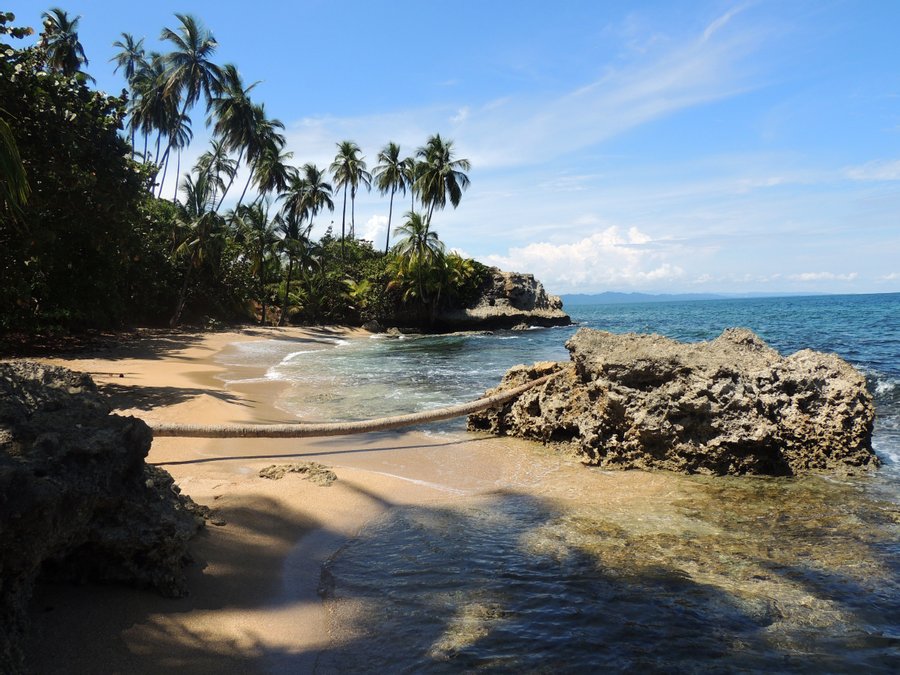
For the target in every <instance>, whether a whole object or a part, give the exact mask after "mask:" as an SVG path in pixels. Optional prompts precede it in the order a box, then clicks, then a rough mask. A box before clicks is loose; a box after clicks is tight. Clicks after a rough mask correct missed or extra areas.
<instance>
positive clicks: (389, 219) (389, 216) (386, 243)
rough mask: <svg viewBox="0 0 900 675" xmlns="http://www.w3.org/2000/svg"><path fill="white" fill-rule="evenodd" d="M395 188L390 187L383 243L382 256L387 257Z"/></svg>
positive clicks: (389, 245)
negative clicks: (389, 203)
mask: <svg viewBox="0 0 900 675" xmlns="http://www.w3.org/2000/svg"><path fill="white" fill-rule="evenodd" d="M396 189H397V188H396V187H395V186H393V185H391V205H390V206H389V207H388V230H387V239H386V240H385V242H384V254H385V255H387V253H388V249H389V248H390V247H391V216H392V215H393V214H394V190H396Z"/></svg>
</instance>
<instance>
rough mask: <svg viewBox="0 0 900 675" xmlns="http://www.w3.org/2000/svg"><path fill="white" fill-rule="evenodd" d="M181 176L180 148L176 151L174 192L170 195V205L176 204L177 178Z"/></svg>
mask: <svg viewBox="0 0 900 675" xmlns="http://www.w3.org/2000/svg"><path fill="white" fill-rule="evenodd" d="M180 175H181V148H179V149H178V163H177V164H176V165H175V191H174V194H173V195H172V203H173V204H175V203H177V202H178V177H179V176H180Z"/></svg>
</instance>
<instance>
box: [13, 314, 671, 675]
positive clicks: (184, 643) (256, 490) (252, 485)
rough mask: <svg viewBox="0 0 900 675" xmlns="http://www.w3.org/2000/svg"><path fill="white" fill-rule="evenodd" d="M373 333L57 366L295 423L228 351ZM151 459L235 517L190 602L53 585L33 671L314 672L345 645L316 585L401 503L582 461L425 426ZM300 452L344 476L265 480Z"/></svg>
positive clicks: (163, 413) (174, 398)
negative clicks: (231, 367) (322, 481)
mask: <svg viewBox="0 0 900 675" xmlns="http://www.w3.org/2000/svg"><path fill="white" fill-rule="evenodd" d="M366 335H367V334H366V333H363V332H354V331H349V330H346V329H339V328H334V329H330V328H321V329H295V328H290V329H275V328H273V329H245V330H239V331H234V332H217V333H208V334H191V333H179V334H172V333H153V332H148V333H147V334H146V335H145V336H144V337H141V338H140V339H137V340H132V341H129V342H128V343H123V344H122V345H119V346H111V347H109V348H106V349H103V350H101V351H99V352H96V353H89V354H78V355H74V356H67V357H65V358H53V359H45V360H47V361H49V362H52V363H54V364H58V365H63V366H66V367H69V368H72V369H75V370H80V371H85V372H88V373H90V374H91V375H92V376H93V378H94V380H95V381H96V382H97V384H98V385H99V386H100V388H101V389H102V390H103V391H104V392H105V393H106V394H108V395H109V396H110V399H111V401H112V403H113V405H114V406H115V407H116V409H117V412H119V413H120V414H125V415H136V416H139V417H141V418H143V419H145V420H147V421H182V422H202V423H229V422H246V421H256V422H287V421H291V420H290V419H289V418H288V417H287V416H286V415H285V413H283V412H281V411H279V410H278V409H277V408H275V407H273V406H272V404H271V403H272V401H273V400H274V398H275V394H276V393H277V388H278V387H279V386H280V385H279V384H277V383H275V382H271V383H265V382H263V383H259V382H257V383H251V384H244V385H233V386H225V383H224V381H223V380H221V379H217V378H216V375H217V374H218V373H221V372H222V370H223V368H222V366H221V365H219V364H217V363H216V362H215V357H216V355H217V354H219V353H220V352H221V351H222V350H223V349H226V348H228V346H229V345H232V344H234V343H236V342H240V341H247V340H260V339H273V338H274V339H284V340H291V341H294V342H297V343H298V344H302V345H303V346H304V348H309V346H310V345H313V346H314V345H321V346H322V348H329V347H330V345H331V344H333V339H334V338H335V337H341V338H347V339H366V337H365V336H366ZM242 375H248V376H252V375H253V373H251V372H248V373H242ZM248 379H252V377H251V378H248ZM523 452H525V453H527V454H529V455H531V456H530V457H529V459H528V461H523V458H522V456H521V453H523ZM147 461H148V462H150V463H152V464H156V465H158V466H162V467H164V468H165V469H166V470H167V471H169V472H170V473H171V474H172V475H173V476H174V478H175V479H176V481H177V484H178V485H179V486H180V487H181V489H182V490H183V491H184V492H185V493H187V494H188V495H190V496H191V497H192V498H193V499H194V500H195V501H197V502H198V503H201V504H205V505H207V506H209V507H210V508H212V510H213V513H214V519H213V520H214V522H216V523H224V524H221V525H213V524H210V525H208V527H207V528H206V531H205V532H203V533H201V535H200V536H199V537H198V538H197V540H196V541H195V543H194V545H193V550H192V554H193V556H194V558H195V559H196V563H195V564H194V565H193V566H192V567H191V568H190V569H189V586H190V590H191V594H190V596H189V597H188V598H185V599H181V600H170V599H164V598H160V597H157V596H156V595H154V594H153V593H152V592H149V591H141V590H135V589H128V588H121V587H104V586H87V587H81V588H77V587H70V586H47V585H45V586H42V587H41V588H40V589H39V592H38V594H37V595H36V597H35V602H34V615H33V628H32V633H31V639H30V645H29V658H30V662H29V665H30V667H31V668H32V669H33V670H34V672H43V673H51V672H69V673H71V672H85V673H86V672H121V673H159V672H167V671H178V672H191V673H195V672H196V673H199V672H217V673H221V672H232V671H236V670H238V669H240V670H241V671H242V672H255V671H257V670H258V671H261V672H262V671H265V672H272V671H273V670H274V671H276V672H278V671H283V672H306V671H309V670H311V669H313V668H314V666H315V663H316V660H317V659H318V658H319V656H320V654H321V653H322V652H323V650H328V649H329V648H330V647H331V646H333V645H335V644H340V642H341V640H342V636H341V635H340V630H339V628H338V629H335V628H334V623H335V622H333V621H329V617H328V615H327V611H326V609H325V606H324V605H323V603H322V600H321V598H320V596H319V593H318V588H319V583H320V569H321V565H322V563H323V562H325V560H326V559H327V558H328V557H329V556H331V555H332V554H333V553H334V552H335V551H337V550H338V549H339V548H340V547H341V545H342V544H343V543H344V542H346V541H347V540H348V539H349V538H352V537H354V536H356V535H357V534H358V533H359V532H360V531H361V530H363V529H364V528H365V527H366V525H367V524H368V523H371V522H373V521H375V520H377V519H378V518H380V517H382V516H383V515H384V514H385V513H386V512H387V511H388V510H389V509H391V508H394V507H396V506H400V505H410V504H415V505H423V504H440V503H446V502H458V501H461V500H469V501H471V500H478V499H482V498H484V497H485V495H490V494H491V493H493V492H495V491H497V490H509V489H536V488H538V486H544V487H542V488H540V489H542V490H546V489H549V488H547V487H546V486H547V485H548V483H547V482H546V477H547V476H548V474H552V473H554V472H558V471H569V472H572V473H573V476H575V475H577V474H578V473H579V472H580V471H583V469H581V467H580V466H579V465H578V463H577V462H576V461H574V460H572V459H567V458H561V457H557V456H556V455H554V454H553V453H550V452H549V451H545V450H542V449H540V448H539V447H535V446H533V445H531V444H526V443H521V442H516V441H512V440H508V439H494V438H485V437H479V436H475V435H471V436H469V435H462V434H460V435H458V436H452V435H451V436H447V435H427V434H424V433H422V432H416V431H411V432H391V433H380V434H367V435H359V436H345V437H335V438H324V439H306V440H243V439H235V440H204V439H181V438H160V439H156V440H155V441H154V443H153V446H152V449H151V451H150V454H149V456H148V458H147ZM291 461H316V462H320V463H323V464H325V465H327V466H329V467H331V468H332V469H333V470H334V471H335V472H336V474H337V476H338V480H337V481H336V482H335V483H333V484H332V485H331V486H329V487H322V486H319V485H316V484H314V483H312V482H310V481H307V480H304V479H303V478H301V477H300V476H299V475H296V474H294V475H288V476H286V477H285V478H283V479H281V480H266V479H262V478H260V477H258V475H257V473H258V471H259V469H261V468H264V467H266V466H269V465H271V464H273V463H275V464H278V463H287V462H291ZM629 482H633V481H629ZM642 482H647V480H644V481H642ZM649 482H650V483H653V482H654V481H653V480H652V479H650V480H649ZM554 484H558V485H563V484H566V482H565V481H563V482H554ZM619 494H620V495H621V494H622V493H619Z"/></svg>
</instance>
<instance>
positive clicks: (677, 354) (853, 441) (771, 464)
mask: <svg viewBox="0 0 900 675" xmlns="http://www.w3.org/2000/svg"><path fill="white" fill-rule="evenodd" d="M566 347H567V348H568V350H569V352H570V355H571V362H569V363H555V362H547V363H538V364H535V365H532V366H516V367H514V368H512V369H510V370H509V371H508V372H507V374H506V375H505V376H504V378H503V381H502V382H501V384H500V386H499V387H498V388H497V389H494V390H491V391H490V392H488V393H489V394H493V393H496V392H499V391H502V390H504V389H507V388H511V387H515V386H518V385H521V384H523V383H525V382H527V381H529V380H533V379H537V378H538V377H541V376H543V375H547V374H548V373H557V375H556V377H554V378H551V379H550V380H549V381H548V382H546V383H544V384H543V385H540V386H538V387H535V388H534V389H532V390H530V391H528V392H526V393H524V394H523V395H521V396H520V397H518V398H517V399H515V400H514V401H513V402H510V403H507V404H504V405H503V406H502V407H500V408H495V409H492V410H487V411H484V412H481V413H476V414H473V415H471V416H470V417H469V419H468V427H469V429H471V430H483V431H489V432H491V433H494V434H498V435H510V436H520V437H524V438H529V439H534V440H538V441H542V442H547V443H560V444H566V445H569V446H571V447H573V448H574V449H575V450H576V451H577V452H578V453H579V454H580V456H581V457H582V459H583V461H584V462H585V463H587V464H592V465H596V466H601V467H604V468H619V469H666V470H672V471H679V472H685V473H701V474H712V475H725V474H765V475H796V474H803V473H811V472H853V471H855V470H859V469H868V468H873V467H877V466H878V464H879V462H878V458H877V457H876V456H875V454H874V452H873V451H872V446H871V437H872V427H873V422H874V417H875V409H874V404H873V401H872V396H871V395H870V394H869V392H868V391H867V390H866V383H865V378H864V377H863V376H862V375H861V374H860V373H859V372H858V371H857V370H856V369H854V368H853V367H852V366H851V365H850V364H848V363H847V362H845V361H843V360H842V359H840V358H839V357H838V356H836V355H834V354H825V353H820V352H814V351H811V350H808V349H804V350H802V351H799V352H797V353H795V354H792V355H790V356H788V357H782V356H781V355H780V354H779V353H778V352H777V351H775V350H774V349H772V348H771V347H769V346H768V345H766V343H765V342H763V341H762V340H761V339H760V338H759V337H757V336H756V335H755V334H754V333H752V332H751V331H749V330H746V329H729V330H726V331H725V332H724V333H722V335H721V336H719V337H718V338H716V339H715V340H712V341H709V342H700V343H695V344H685V343H679V342H676V341H674V340H670V339H667V338H664V337H661V336H659V335H636V334H628V335H615V334H612V333H607V332H604V331H597V330H591V329H587V328H582V329H580V330H579V331H578V332H577V333H576V334H575V335H574V336H573V337H572V339H570V340H569V341H568V342H567V343H566Z"/></svg>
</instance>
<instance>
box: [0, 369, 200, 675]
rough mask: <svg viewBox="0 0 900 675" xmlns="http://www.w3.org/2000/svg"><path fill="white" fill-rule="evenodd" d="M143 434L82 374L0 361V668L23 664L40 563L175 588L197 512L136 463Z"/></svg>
mask: <svg viewBox="0 0 900 675" xmlns="http://www.w3.org/2000/svg"><path fill="white" fill-rule="evenodd" d="M151 440H152V433H151V431H150V428H149V427H148V426H147V425H146V424H145V423H144V422H143V421H141V420H139V419H137V418H134V417H122V416H120V415H114V414H111V413H110V408H109V406H108V405H107V403H106V400H105V399H104V398H103V397H102V396H101V394H100V393H98V391H97V387H96V386H95V384H94V382H93V380H92V379H91V378H90V376H88V375H86V374H84V373H76V372H73V371H71V370H67V369H65V368H59V367H55V366H48V365H44V364H39V363H33V362H27V361H12V362H6V363H0V626H3V630H0V672H24V671H23V670H22V661H21V660H22V653H21V648H20V644H21V640H22V637H23V635H24V632H25V630H26V623H27V621H26V617H27V607H28V603H29V600H30V597H31V593H32V587H33V585H34V582H35V579H36V578H37V577H38V575H39V574H40V575H41V576H42V577H43V578H53V579H63V580H69V579H72V580H76V581H83V580H97V581H107V582H122V583H128V584H133V585H138V586H144V587H151V588H154V589H156V590H157V591H158V592H159V593H161V594H162V595H165V596H169V597H179V596H183V595H185V594H186V592H187V588H186V581H185V576H184V572H183V567H184V565H185V563H186V562H188V561H189V559H190V558H189V555H188V551H187V545H188V542H189V540H190V539H191V538H192V537H193V536H194V534H196V532H197V531H198V530H199V528H201V527H202V525H203V518H202V517H201V516H200V514H198V513H197V511H196V505H195V504H194V503H193V501H192V500H191V499H190V498H189V497H186V496H185V495H182V494H179V490H178V489H177V487H176V486H175V484H174V481H173V479H172V476H171V475H169V473H168V472H166V471H164V470H163V469H161V468H159V467H154V466H149V465H147V464H146V463H145V461H144V459H145V457H146V456H147V452H148V450H149V449H150V443H151Z"/></svg>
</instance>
